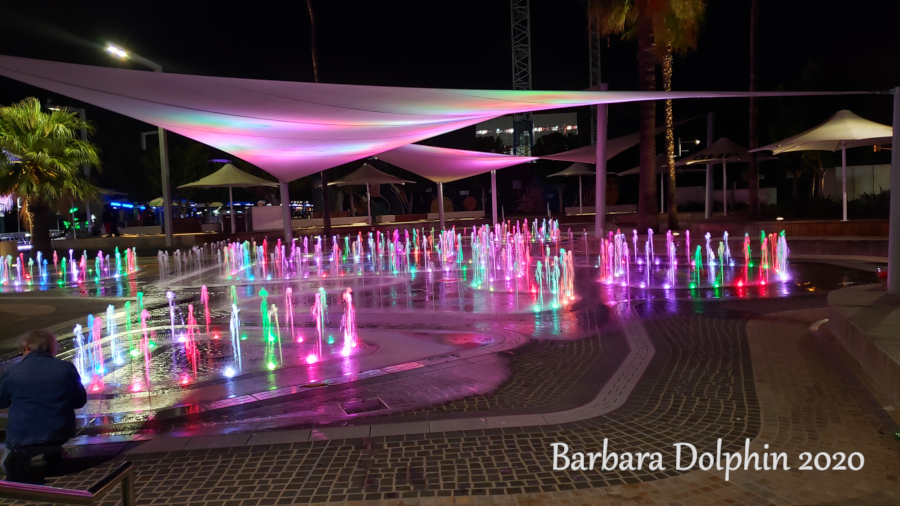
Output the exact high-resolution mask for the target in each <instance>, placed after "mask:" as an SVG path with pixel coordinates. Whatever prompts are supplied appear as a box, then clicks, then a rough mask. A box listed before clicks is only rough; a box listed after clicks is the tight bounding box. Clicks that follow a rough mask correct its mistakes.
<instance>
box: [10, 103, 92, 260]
mask: <svg viewBox="0 0 900 506" xmlns="http://www.w3.org/2000/svg"><path fill="white" fill-rule="evenodd" d="M82 128H84V129H85V130H87V131H88V132H89V133H93V127H92V126H91V125H90V123H88V122H86V121H82V120H81V119H80V118H79V117H78V114H76V113H73V112H68V111H64V110H55V111H50V112H44V111H42V110H41V103H40V101H39V100H38V99H36V98H33V97H31V98H26V99H25V100H23V101H21V102H19V103H16V104H13V105H10V106H7V107H2V108H0V194H9V193H12V194H14V195H16V196H17V197H20V198H21V199H22V200H23V201H24V202H25V205H24V206H23V209H22V213H23V215H24V218H25V224H26V226H27V227H28V228H29V229H30V230H31V245H32V248H33V250H34V251H40V252H42V253H43V254H44V255H49V254H50V250H51V244H50V228H51V224H52V219H53V214H55V210H56V206H58V205H60V204H64V205H70V204H71V202H72V201H74V200H84V199H88V198H93V197H94V196H96V194H97V188H96V187H94V186H93V185H91V184H90V183H88V182H87V181H86V180H85V179H84V177H83V176H82V172H81V166H82V165H83V164H85V163H90V164H91V165H93V166H95V167H99V166H100V157H99V155H98V149H97V148H96V147H95V146H94V145H93V144H91V142H90V141H83V140H81V129H82Z"/></svg>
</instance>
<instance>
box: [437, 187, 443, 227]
mask: <svg viewBox="0 0 900 506" xmlns="http://www.w3.org/2000/svg"><path fill="white" fill-rule="evenodd" d="M438 217H439V218H440V220H441V230H442V231H443V230H444V183H438Z"/></svg>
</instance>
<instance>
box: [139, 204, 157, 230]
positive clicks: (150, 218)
mask: <svg viewBox="0 0 900 506" xmlns="http://www.w3.org/2000/svg"><path fill="white" fill-rule="evenodd" d="M141 225H142V226H144V227H152V226H153V225H156V213H154V212H153V208H151V207H148V208H147V209H144V212H142V213H141Z"/></svg>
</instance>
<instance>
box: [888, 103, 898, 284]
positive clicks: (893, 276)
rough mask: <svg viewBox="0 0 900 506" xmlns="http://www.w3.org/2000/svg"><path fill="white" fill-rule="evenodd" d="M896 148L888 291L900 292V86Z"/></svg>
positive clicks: (892, 169)
mask: <svg viewBox="0 0 900 506" xmlns="http://www.w3.org/2000/svg"><path fill="white" fill-rule="evenodd" d="M893 93H894V139H893V146H894V150H893V151H891V210H890V215H889V216H890V221H889V222H888V286H887V290H888V293H893V294H900V155H898V154H897V147H898V146H900V86H898V87H896V88H894V90H893Z"/></svg>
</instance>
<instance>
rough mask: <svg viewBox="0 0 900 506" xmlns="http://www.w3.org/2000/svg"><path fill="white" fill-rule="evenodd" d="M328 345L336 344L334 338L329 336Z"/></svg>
mask: <svg viewBox="0 0 900 506" xmlns="http://www.w3.org/2000/svg"><path fill="white" fill-rule="evenodd" d="M328 344H334V336H328Z"/></svg>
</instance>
